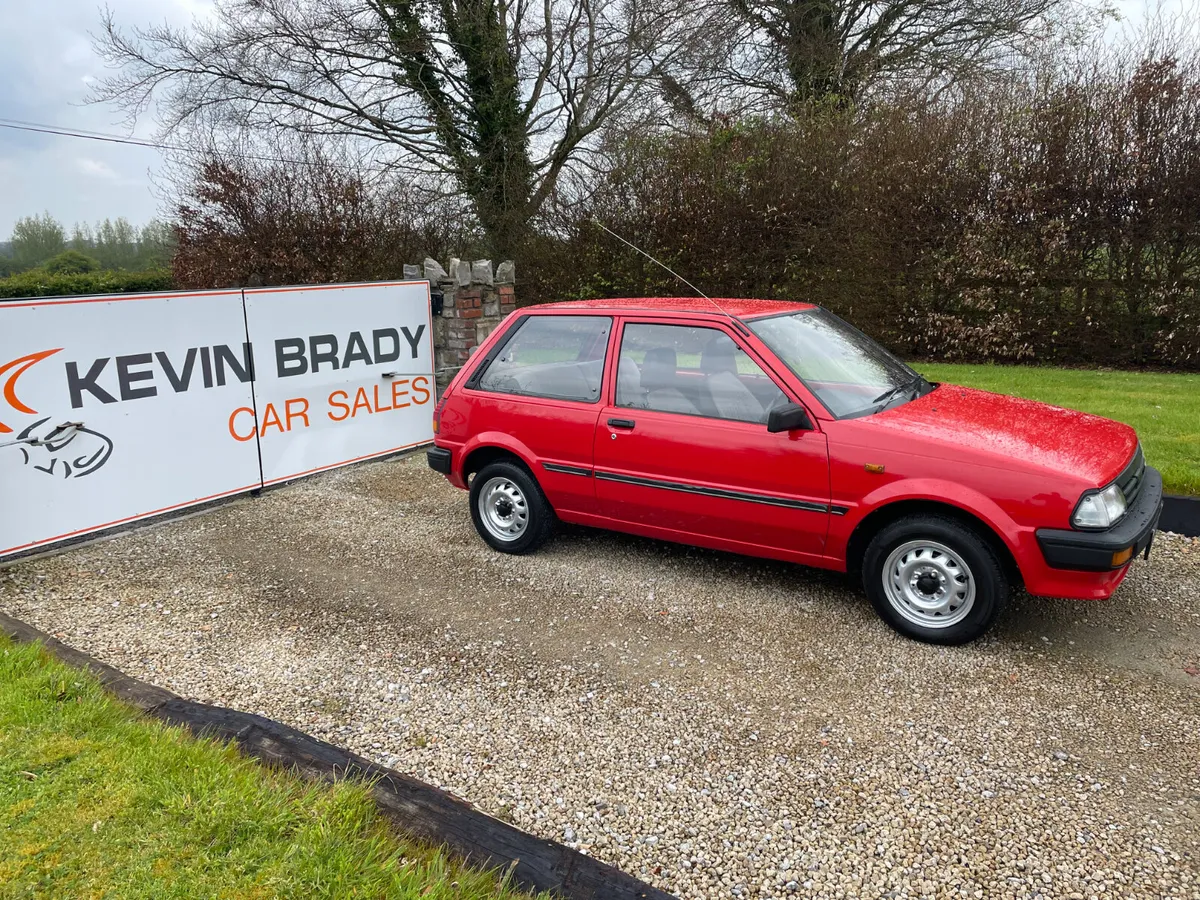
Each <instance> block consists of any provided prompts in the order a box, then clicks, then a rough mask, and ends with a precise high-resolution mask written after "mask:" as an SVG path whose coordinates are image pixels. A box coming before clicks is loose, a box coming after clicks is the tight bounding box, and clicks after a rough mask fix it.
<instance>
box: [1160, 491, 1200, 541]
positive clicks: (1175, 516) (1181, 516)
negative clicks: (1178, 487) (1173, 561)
mask: <svg viewBox="0 0 1200 900" xmlns="http://www.w3.org/2000/svg"><path fill="white" fill-rule="evenodd" d="M1158 530H1159V531H1173V532H1175V533H1176V534H1182V535H1186V536H1187V537H1200V497H1183V496H1179V495H1177V494H1166V495H1165V496H1164V497H1163V511H1162V516H1161V517H1160V518H1159V520H1158Z"/></svg>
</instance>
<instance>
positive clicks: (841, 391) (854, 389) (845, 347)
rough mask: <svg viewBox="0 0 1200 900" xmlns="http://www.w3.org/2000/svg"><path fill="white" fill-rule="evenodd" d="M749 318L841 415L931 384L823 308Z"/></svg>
mask: <svg viewBox="0 0 1200 900" xmlns="http://www.w3.org/2000/svg"><path fill="white" fill-rule="evenodd" d="M748 324H749V326H750V330H751V331H753V332H754V333H755V334H756V335H758V336H759V338H761V339H762V341H763V343H765V344H766V345H767V346H768V347H770V348H771V349H772V350H773V351H774V352H775V355H776V356H778V357H779V358H780V359H781V360H783V362H784V364H785V365H786V366H787V367H788V368H789V369H791V370H792V371H793V372H794V373H795V374H796V376H797V377H798V378H799V379H800V380H801V381H803V382H804V384H805V385H806V386H807V387H808V389H809V390H810V391H812V392H813V393H814V394H816V395H817V398H818V399H819V400H820V401H821V402H822V403H823V404H825V406H826V407H827V408H828V409H829V411H830V412H831V413H833V414H834V415H835V416H837V417H838V418H852V417H854V416H861V415H866V414H868V413H873V412H878V411H880V410H883V409H886V408H887V407H889V406H894V405H897V404H899V403H904V402H907V401H908V400H911V399H913V398H914V397H918V396H921V395H922V394H924V393H926V392H928V390H929V389H930V386H929V383H928V382H927V381H925V379H923V378H922V377H921V376H920V375H918V374H917V373H916V372H914V371H913V370H912V369H910V368H909V367H908V366H906V365H905V364H904V363H902V362H901V361H900V360H898V359H896V357H894V356H892V354H890V353H888V351H886V350H884V349H883V347H881V346H879V345H878V344H877V343H875V342H874V341H873V340H871V339H870V338H869V337H867V336H866V335H865V334H863V333H862V332H861V331H859V330H858V329H857V328H854V327H853V326H851V325H848V324H847V323H845V322H843V321H842V320H841V319H839V318H838V317H837V316H835V315H833V314H832V313H830V312H827V311H825V310H823V309H819V308H817V309H805V310H800V311H798V312H795V313H789V314H787V315H782V316H771V317H769V318H765V319H758V320H756V321H751V322H749V323H748Z"/></svg>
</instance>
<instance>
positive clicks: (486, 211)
mask: <svg viewBox="0 0 1200 900" xmlns="http://www.w3.org/2000/svg"><path fill="white" fill-rule="evenodd" d="M686 2H687V0H542V2H540V3H538V2H533V0H216V5H215V8H214V12H213V15H212V17H211V18H209V19H205V20H199V21H196V22H195V23H193V25H192V26H191V27H190V28H185V29H179V28H172V27H170V26H167V25H161V26H152V27H148V28H136V29H133V30H132V31H128V32H127V31H124V30H122V29H121V28H120V27H119V26H118V25H117V23H116V21H115V20H114V17H113V15H112V13H111V12H106V13H105V16H104V19H103V30H102V32H101V34H100V35H99V37H98V38H97V44H98V48H99V50H100V51H101V53H102V54H103V55H104V56H105V58H106V60H107V61H108V62H109V64H110V65H112V66H113V67H115V68H116V70H117V72H116V74H115V75H114V76H113V77H111V78H110V79H108V80H107V81H105V82H104V83H103V84H102V85H101V86H100V88H99V89H98V90H97V91H96V94H95V97H94V99H96V100H99V101H109V102H115V103H117V104H118V105H120V106H121V107H122V108H123V109H124V110H125V111H126V112H127V113H128V114H129V115H130V116H131V117H133V118H136V117H137V116H138V115H141V114H143V113H144V112H145V111H146V110H148V109H149V108H150V107H151V105H155V106H156V108H157V110H158V113H159V115H160V116H161V117H162V127H163V131H164V134H168V133H174V132H179V131H181V130H183V131H186V130H188V129H192V128H199V129H201V130H202V131H203V132H207V133H209V134H212V133H218V134H220V133H225V134H228V133H241V134H243V135H244V134H245V133H247V132H251V133H255V132H256V133H260V134H261V133H262V132H264V131H266V132H267V133H270V131H272V130H276V129H285V130H288V131H290V132H292V133H298V134H302V135H314V136H319V137H322V138H329V137H333V138H336V139H350V140H357V141H361V142H366V143H367V144H369V145H371V146H373V147H375V148H376V159H377V160H379V161H381V162H383V163H385V164H386V165H388V166H400V167H404V168H406V169H409V170H411V171H415V172H421V173H426V174H440V175H443V176H449V177H450V178H452V179H453V181H454V182H455V183H456V184H457V186H458V188H459V189H460V190H461V191H462V192H463V193H464V194H465V195H466V196H468V197H469V198H470V200H471V201H472V204H473V206H474V210H475V212H476V214H477V216H478V218H479V222H480V224H481V226H482V228H483V230H484V233H485V235H486V236H487V239H488V243H489V245H490V249H491V250H492V252H493V253H496V254H498V255H509V254H512V253H513V252H514V251H515V250H516V249H517V248H518V247H519V246H520V244H521V242H522V241H523V239H524V237H525V235H526V234H527V232H528V229H529V227H530V226H529V222H530V219H531V218H532V217H533V216H534V215H535V214H536V213H537V211H538V210H539V209H540V208H541V206H542V204H543V203H544V202H545V200H546V198H547V197H548V196H549V195H550V193H551V192H552V191H553V190H554V187H555V184H556V183H557V182H558V180H559V178H560V176H561V175H562V174H563V172H564V170H567V169H569V168H571V167H572V166H580V165H584V166H586V164H587V156H588V153H589V151H590V148H591V140H592V138H593V136H594V135H595V133H596V132H597V130H598V129H600V128H601V127H602V126H604V125H605V123H606V122H608V121H610V120H611V119H613V118H615V117H617V116H619V115H621V114H622V113H623V112H624V111H625V110H627V109H628V107H629V106H630V104H631V103H632V102H633V101H634V99H635V98H636V97H637V96H638V94H639V92H640V90H641V88H642V87H643V85H645V84H646V82H647V80H648V79H649V78H651V77H652V76H654V75H655V73H656V72H658V71H660V70H661V69H662V68H663V67H664V66H666V65H667V64H669V63H670V61H671V59H672V58H673V56H674V55H675V54H676V53H678V52H679V48H680V47H681V42H680V40H679V34H678V32H679V29H680V28H682V27H683V25H682V23H684V22H685V21H686V19H685V17H683V16H680V15H678V14H672V9H671V8H670V4H673V3H680V4H682V3H686Z"/></svg>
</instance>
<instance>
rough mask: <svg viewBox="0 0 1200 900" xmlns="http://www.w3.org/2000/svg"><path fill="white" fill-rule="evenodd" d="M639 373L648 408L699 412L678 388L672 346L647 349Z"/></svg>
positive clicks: (689, 412)
mask: <svg viewBox="0 0 1200 900" xmlns="http://www.w3.org/2000/svg"><path fill="white" fill-rule="evenodd" d="M641 375H642V390H643V391H644V392H645V397H646V407H647V408H648V409H657V410H661V411H662V412H677V413H688V414H691V415H696V414H697V413H699V410H698V409H696V406H695V404H694V403H692V401H691V400H689V399H688V398H687V396H686V395H684V393H683V392H682V391H681V390H679V387H678V379H679V372H678V370H677V368H676V362H675V348H674V347H652V348H651V349H649V350H647V351H646V358H645V360H644V361H643V362H642V373H641Z"/></svg>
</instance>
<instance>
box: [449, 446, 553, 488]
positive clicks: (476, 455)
mask: <svg viewBox="0 0 1200 900" xmlns="http://www.w3.org/2000/svg"><path fill="white" fill-rule="evenodd" d="M533 458H534V457H533V454H532V453H530V452H529V448H528V447H526V446H524V445H523V444H522V443H521V442H520V441H515V440H513V439H512V438H511V437H510V436H508V435H505V434H480V435H477V436H476V437H475V438H474V439H473V440H471V441H470V442H468V444H467V445H466V446H465V447H463V451H462V464H461V468H460V469H459V474H460V475H461V476H462V481H463V484H469V483H470V476H471V475H472V474H474V473H475V472H478V471H479V470H480V469H482V468H483V467H484V466H486V465H487V464H488V463H491V462H495V461H496V460H498V459H509V460H511V461H513V462H515V463H517V464H518V465H520V466H521V467H522V468H524V469H525V470H526V472H528V473H529V476H530V477H531V478H533V479H534V481H537V478H536V476H535V475H534V466H533Z"/></svg>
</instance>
